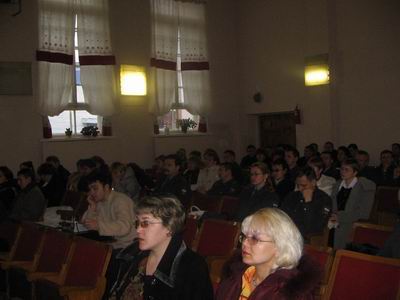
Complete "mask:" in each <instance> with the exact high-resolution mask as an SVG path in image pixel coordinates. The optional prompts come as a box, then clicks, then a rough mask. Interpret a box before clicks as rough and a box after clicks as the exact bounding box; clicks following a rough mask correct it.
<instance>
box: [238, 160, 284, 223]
mask: <svg viewBox="0 0 400 300" xmlns="http://www.w3.org/2000/svg"><path fill="white" fill-rule="evenodd" d="M250 183H251V184H250V185H249V186H247V187H246V188H244V190H243V191H242V192H241V193H240V196H239V208H238V211H237V214H236V218H235V219H236V220H238V221H242V220H243V219H244V218H246V217H247V216H249V215H251V214H253V213H255V212H256V211H257V210H259V209H261V208H264V207H278V206H279V197H278V195H277V194H276V193H274V192H273V187H272V183H271V179H270V171H269V169H268V166H267V165H266V164H264V163H261V162H256V163H253V164H252V165H251V167H250Z"/></svg>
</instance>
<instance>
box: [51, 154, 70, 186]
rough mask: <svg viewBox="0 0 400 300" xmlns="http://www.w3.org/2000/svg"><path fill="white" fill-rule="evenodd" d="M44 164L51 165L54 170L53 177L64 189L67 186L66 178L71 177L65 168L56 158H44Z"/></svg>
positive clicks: (52, 156)
mask: <svg viewBox="0 0 400 300" xmlns="http://www.w3.org/2000/svg"><path fill="white" fill-rule="evenodd" d="M46 163H49V164H51V165H52V166H53V167H54V168H55V170H56V173H55V177H57V181H58V182H62V183H63V185H64V189H65V187H66V186H67V182H68V177H69V175H71V173H70V172H69V171H68V170H67V169H66V168H64V166H63V165H62V164H61V162H60V159H59V158H58V157H57V156H54V155H51V156H48V157H47V158H46Z"/></svg>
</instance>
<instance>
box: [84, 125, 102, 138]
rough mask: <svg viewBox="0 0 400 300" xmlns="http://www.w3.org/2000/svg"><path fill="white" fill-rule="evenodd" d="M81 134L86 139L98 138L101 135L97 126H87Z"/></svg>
mask: <svg viewBox="0 0 400 300" xmlns="http://www.w3.org/2000/svg"><path fill="white" fill-rule="evenodd" d="M81 133H82V135H83V136H86V137H90V136H92V137H96V136H97V135H98V134H99V130H98V128H97V126H85V127H83V128H82V130H81Z"/></svg>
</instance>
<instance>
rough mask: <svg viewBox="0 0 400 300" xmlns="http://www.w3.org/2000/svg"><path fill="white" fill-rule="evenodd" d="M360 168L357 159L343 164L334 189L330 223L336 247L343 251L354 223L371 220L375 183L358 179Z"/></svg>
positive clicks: (361, 178) (347, 160)
mask: <svg viewBox="0 0 400 300" xmlns="http://www.w3.org/2000/svg"><path fill="white" fill-rule="evenodd" d="M358 171H359V166H358V164H357V161H356V160H355V159H346V160H344V161H343V162H342V166H341V168H340V175H341V178H342V180H339V181H337V183H336V185H335V186H334V188H333V192H332V200H333V214H332V217H331V218H330V222H331V223H332V224H334V225H335V227H336V229H335V241H334V247H335V248H336V249H341V248H344V247H345V246H346V243H347V242H349V234H350V231H351V228H352V224H353V222H356V221H357V220H359V219H369V215H370V213H371V209H372V205H373V202H374V197H375V188H376V186H375V183H373V182H372V181H371V180H368V179H366V178H364V177H357V175H358Z"/></svg>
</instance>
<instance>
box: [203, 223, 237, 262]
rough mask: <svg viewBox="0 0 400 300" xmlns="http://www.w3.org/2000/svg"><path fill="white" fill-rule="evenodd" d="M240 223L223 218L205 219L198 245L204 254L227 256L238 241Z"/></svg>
mask: <svg viewBox="0 0 400 300" xmlns="http://www.w3.org/2000/svg"><path fill="white" fill-rule="evenodd" d="M239 233H240V223H238V222H231V221H223V220H213V219H207V220H204V222H203V224H202V226H201V228H200V233H199V238H198V243H197V247H196V251H197V253H199V254H200V255H202V256H227V255H230V254H231V253H232V251H233V250H234V249H235V248H236V246H237V243H238V238H239Z"/></svg>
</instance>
